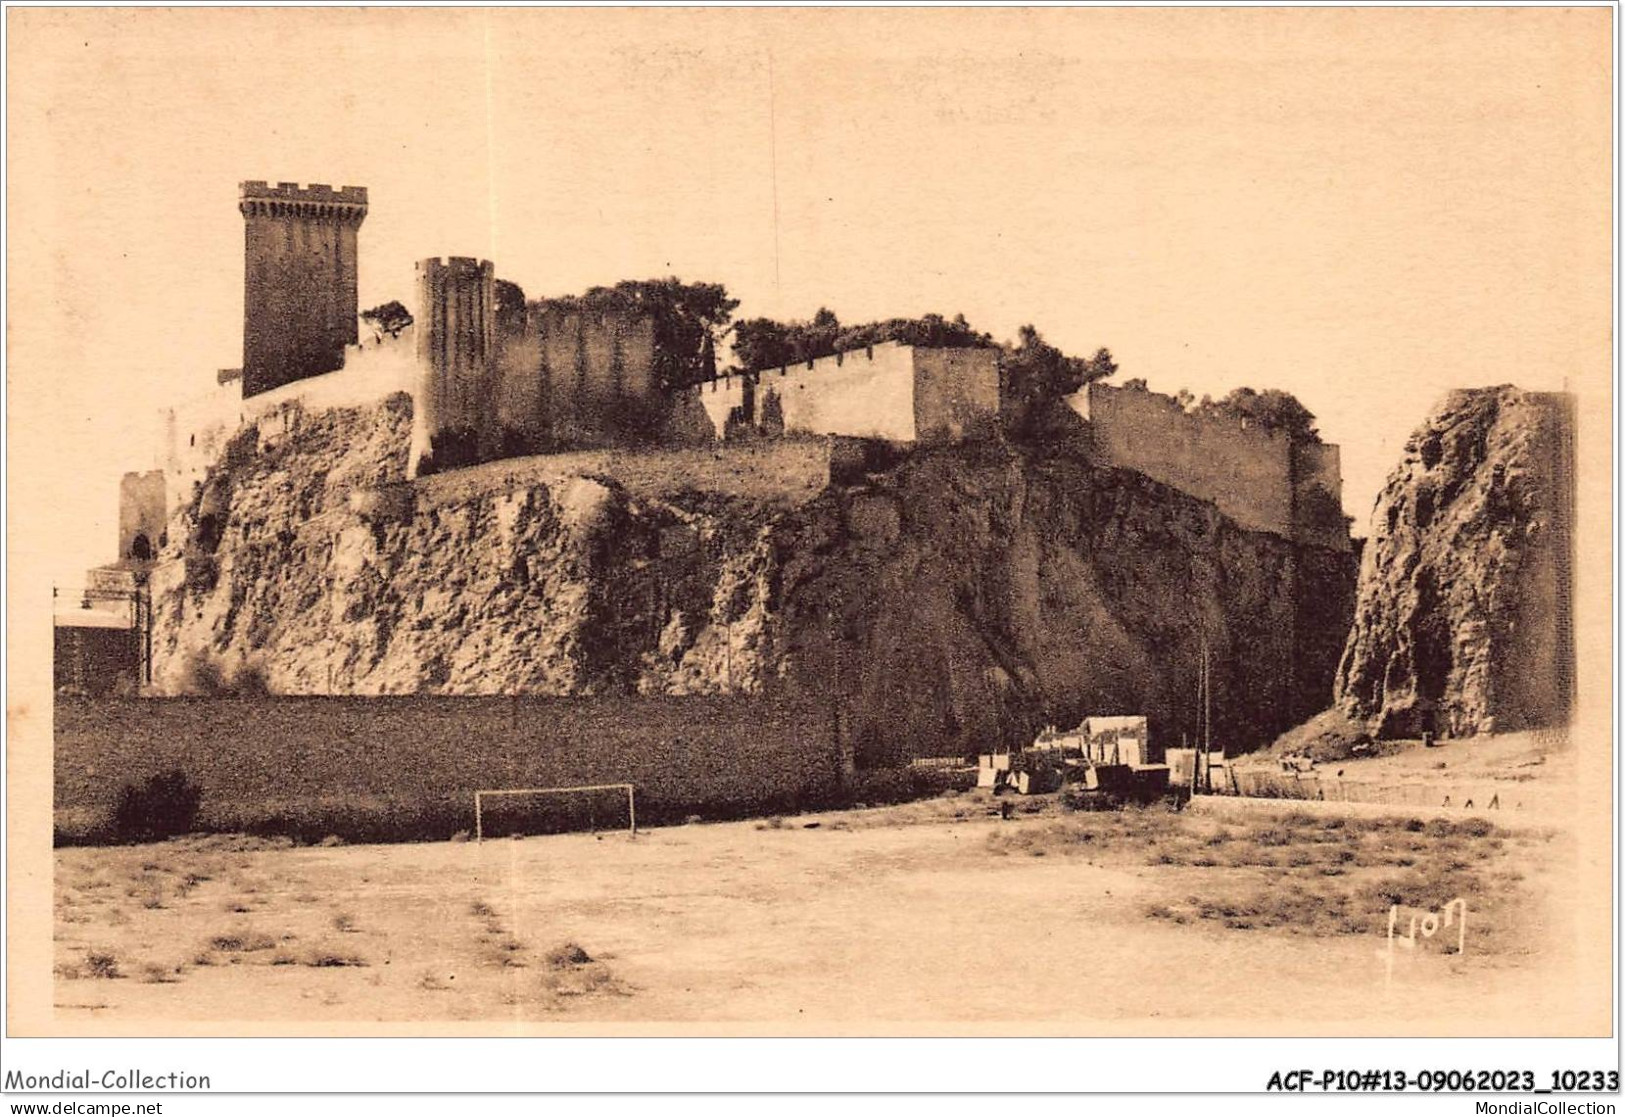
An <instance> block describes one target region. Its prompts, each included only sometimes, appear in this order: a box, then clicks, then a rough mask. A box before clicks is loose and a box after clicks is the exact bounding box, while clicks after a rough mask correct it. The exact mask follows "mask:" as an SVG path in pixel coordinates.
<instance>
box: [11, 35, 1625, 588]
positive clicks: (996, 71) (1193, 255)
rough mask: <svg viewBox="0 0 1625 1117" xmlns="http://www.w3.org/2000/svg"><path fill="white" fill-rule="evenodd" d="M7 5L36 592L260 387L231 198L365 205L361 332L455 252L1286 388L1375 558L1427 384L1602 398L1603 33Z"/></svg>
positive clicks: (550, 273) (1595, 405)
mask: <svg viewBox="0 0 1625 1117" xmlns="http://www.w3.org/2000/svg"><path fill="white" fill-rule="evenodd" d="M7 18H8V20H9V24H10V27H9V31H10V40H9V41H10V47H11V53H10V57H9V60H8V61H9V65H10V88H9V94H10V98H9V104H10V110H9V118H8V122H7V125H8V137H9V186H10V208H9V214H8V218H9V221H8V229H9V234H10V247H9V252H8V263H9V266H10V270H9V280H10V283H9V295H8V299H9V302H8V309H9V330H8V351H9V362H8V370H9V371H8V386H9V391H10V395H9V423H8V426H9V430H8V436H9V437H8V445H9V447H10V450H9V455H10V456H9V467H10V486H9V492H10V497H11V525H10V526H11V543H12V549H13V555H12V557H13V560H14V561H16V560H17V559H18V558H19V557H20V558H21V559H23V560H25V561H26V562H30V563H32V564H33V567H34V568H35V569H40V570H48V571H49V573H50V575H51V577H53V578H55V579H57V580H59V581H72V580H74V579H75V578H76V577H77V576H78V575H80V574H81V572H82V569H83V568H84V567H85V566H88V565H91V564H94V563H97V562H102V561H107V560H109V559H111V558H113V557H114V553H113V552H114V547H115V524H116V507H117V488H118V478H119V475H120V473H121V472H123V471H124V470H125V469H133V468H144V467H146V466H147V465H148V464H149V461H150V457H151V447H150V445H148V444H147V442H146V441H145V439H146V436H147V432H148V431H149V430H150V429H151V425H152V424H151V420H150V416H151V415H153V414H154V413H155V411H156V409H157V408H158V407H159V406H161V405H162V404H163V403H164V402H165V401H167V400H170V399H173V398H180V397H185V396H188V395H195V394H196V393H198V392H199V391H202V390H204V389H205V388H207V387H208V386H209V385H210V384H211V383H212V382H213V378H214V374H215V370H216V369H218V368H221V367H228V366H236V365H238V364H240V363H241V332H242V252H243V234H242V218H241V216H240V215H239V214H238V212H237V208H236V203H237V183H238V182H239V181H240V180H243V179H268V180H272V181H276V180H286V181H299V182H313V181H315V182H325V183H329V184H332V185H335V186H338V185H357V186H366V187H368V188H369V190H370V193H371V198H370V202H371V210H370V214H369V216H368V218H367V220H366V223H365V224H364V225H363V226H362V228H361V250H360V251H361V292H360V298H361V305H362V306H370V305H373V304H375V303H379V302H383V301H385V300H388V299H391V298H400V299H402V300H403V301H407V302H410V301H411V296H412V265H413V261H414V260H415V259H417V258H419V257H423V256H433V255H451V254H455V255H476V256H483V257H486V258H490V259H493V260H494V261H495V262H496V265H497V274H498V275H500V276H503V277H505V278H509V279H512V280H514V281H516V282H518V283H520V284H521V285H522V286H523V287H524V288H525V290H526V291H527V293H529V294H530V295H532V296H536V295H543V294H564V293H569V292H575V291H580V290H582V289H584V288H585V287H587V286H590V285H593V284H610V283H613V282H615V281H616V280H619V279H623V278H647V277H653V276H664V275H670V274H675V275H679V276H681V277H682V278H684V279H686V280H708V281H715V282H721V283H724V284H726V285H727V287H728V288H729V290H730V291H731V292H732V293H733V294H734V295H735V297H738V298H740V299H742V300H743V305H742V306H741V307H740V310H739V312H738V313H739V314H740V315H741V316H756V315H771V316H788V317H808V316H810V315H811V314H812V313H813V312H814V311H815V310H817V309H818V308H819V307H820V306H829V307H831V308H832V309H834V310H835V311H836V312H837V313H838V314H839V315H840V316H841V318H842V319H843V320H845V321H850V322H857V321H860V320H865V319H869V318H876V317H886V316H892V315H915V314H922V313H926V312H932V311H936V312H940V313H943V314H948V315H952V314H954V313H959V312H962V313H964V314H965V315H966V316H967V317H968V318H969V319H970V320H971V322H972V323H974V324H975V325H976V326H978V327H979V328H981V329H984V330H988V331H991V332H992V333H993V334H994V335H995V336H998V337H1001V338H1005V337H1010V336H1013V335H1014V333H1015V331H1016V329H1017V328H1018V327H1019V326H1020V325H1021V324H1023V323H1025V322H1032V323H1034V324H1036V325H1037V326H1038V328H1039V329H1040V330H1041V331H1042V332H1043V333H1044V335H1045V336H1046V337H1047V338H1048V339H1049V340H1051V341H1052V342H1054V343H1056V344H1058V345H1060V346H1061V347H1062V348H1064V349H1067V350H1068V351H1071V352H1076V353H1088V352H1092V351H1093V350H1094V348H1096V347H1097V346H1101V345H1105V346H1109V347H1110V348H1111V349H1112V351H1113V353H1114V354H1115V355H1116V358H1117V360H1118V363H1119V365H1120V366H1121V368H1122V371H1121V373H1120V374H1119V379H1124V378H1127V377H1134V376H1138V377H1144V378H1145V379H1146V380H1148V381H1149V383H1150V385H1151V387H1153V388H1155V389H1158V390H1161V391H1169V392H1171V391H1174V390H1177V389H1178V388H1181V387H1188V388H1189V389H1190V390H1192V391H1193V392H1195V393H1197V394H1198V395H1201V394H1203V393H1211V394H1213V395H1215V396H1218V395H1221V394H1223V393H1224V392H1227V391H1229V390H1230V389H1232V388H1234V387H1237V386H1241V385H1247V386H1251V387H1255V388H1266V387H1274V388H1282V389H1286V390H1288V391H1291V392H1293V393H1295V394H1296V395H1297V396H1298V397H1299V398H1300V399H1301V400H1302V401H1303V402H1304V403H1305V404H1306V405H1307V406H1308V407H1309V409H1310V410H1311V411H1313V412H1314V413H1315V414H1316V415H1317V416H1318V417H1319V420H1320V429H1321V431H1322V433H1323V435H1324V436H1325V438H1326V439H1327V441H1330V442H1335V443H1338V444H1340V445H1341V446H1342V454H1343V469H1344V479H1345V487H1344V504H1345V507H1346V509H1347V510H1348V511H1349V512H1350V513H1351V514H1352V515H1354V516H1355V517H1356V521H1357V524H1356V530H1357V531H1358V532H1359V533H1361V534H1364V532H1365V530H1366V520H1367V518H1368V516H1369V513H1370V509H1371V504H1372V501H1373V499H1374V497H1375V495H1376V492H1377V490H1378V488H1379V487H1380V486H1381V484H1382V481H1383V478H1384V477H1385V476H1386V474H1387V472H1388V470H1389V469H1390V468H1391V467H1392V466H1393V465H1394V463H1395V462H1396V461H1397V459H1398V456H1399V452H1400V447H1401V445H1402V444H1403V442H1404V440H1405V438H1406V436H1407V435H1408V434H1409V432H1410V430H1411V429H1412V428H1413V427H1414V426H1415V425H1416V423H1417V422H1418V421H1420V419H1421V418H1422V417H1423V416H1424V415H1425V413H1426V412H1427V411H1428V410H1429V408H1430V407H1431V406H1432V405H1433V404H1434V403H1435V402H1436V401H1437V400H1438V398H1439V397H1440V396H1441V395H1442V394H1443V393H1444V392H1446V391H1447V390H1448V389H1450V388H1452V387H1462V386H1472V385H1485V384H1498V383H1506V382H1512V383H1517V384H1519V385H1520V386H1522V387H1526V388H1532V389H1555V388H1561V387H1563V386H1564V385H1565V383H1567V384H1568V385H1569V386H1570V387H1571V388H1577V389H1579V388H1583V389H1585V390H1586V391H1587V392H1588V395H1587V397H1586V399H1585V401H1584V402H1583V405H1582V406H1583V407H1585V408H1587V409H1588V410H1592V411H1595V410H1596V409H1602V410H1601V412H1599V413H1605V412H1606V409H1607V408H1608V406H1609V404H1610V397H1609V380H1608V377H1609V370H1610V367H1611V366H1610V354H1609V342H1610V334H1609V331H1610V320H1611V302H1610V291H1609V280H1610V271H1609V262H1610V256H1609V251H1610V245H1611V241H1612V231H1611V227H1610V216H1611V208H1610V201H1609V193H1608V191H1609V173H1610V149H1609V129H1610V123H1611V122H1610V108H1611V94H1610V89H1609V71H1608V65H1609V57H1610V55H1609V51H1610V45H1609V33H1610V28H1609V20H1610V18H1611V13H1610V11H1609V10H1608V9H1606V8H1590V9H1569V10H1553V9H1531V8H1507V9H1471V10H1464V9H1410V10H1406V9H1380V8H1368V9H1343V10H1329V9H1320V10H1313V9H1311V10H1283V9H1249V10H1216V9H1139V10H1117V9H1094V10H1087V9H1086V10H1059V9H1045V10H1030V11H1011V10H1000V11H990V10H977V11H967V10H953V11H950V10H941V9H938V10H922V9H910V10H890V11H859V10H841V11H808V10H803V11H784V10H779V11H762V10H744V9H736V10H711V11H703V12H702V11H693V10H687V11H675V10H670V9H667V10H643V11H635V12H626V11H611V10H598V11H547V10H516V9H500V10H491V11H482V12H470V11H431V10H407V9H397V10H379V9H373V10H364V11H349V10H346V11H341V10H331V9H325V10H324V9H292V8H283V9H259V10H253V9H244V10H199V9H189V10H187V9H183V10H175V11H163V10H156V9H144V10H91V9H65V10H43V9H26V10H18V9H12V10H10V11H9V12H8V14H7Z"/></svg>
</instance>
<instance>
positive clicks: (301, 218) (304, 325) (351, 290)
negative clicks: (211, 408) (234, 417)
mask: <svg viewBox="0 0 1625 1117" xmlns="http://www.w3.org/2000/svg"><path fill="white" fill-rule="evenodd" d="M237 208H238V209H239V210H241V211H242V215H243V221H244V261H243V395H244V396H252V395H257V394H259V393H260V392H265V391H269V390H270V389H272V388H276V387H279V386H281V385H283V384H287V383H290V382H291V381H294V380H301V379H303V378H305V377H307V376H318V375H320V374H322V373H324V372H332V371H333V370H334V369H336V368H339V367H341V366H342V365H343V364H344V347H345V346H346V345H354V344H355V342H356V336H357V334H356V311H357V305H356V234H357V232H358V231H359V230H360V228H361V222H362V220H363V219H365V218H366V216H367V189H366V187H364V186H345V187H342V188H340V189H338V190H334V189H333V188H332V187H330V186H327V185H325V184H322V183H312V184H311V185H309V186H305V187H301V186H300V185H299V184H298V183H293V182H279V183H277V184H276V185H275V186H268V185H267V184H265V183H264V182H244V183H242V184H241V185H240V188H239V200H238V204H237Z"/></svg>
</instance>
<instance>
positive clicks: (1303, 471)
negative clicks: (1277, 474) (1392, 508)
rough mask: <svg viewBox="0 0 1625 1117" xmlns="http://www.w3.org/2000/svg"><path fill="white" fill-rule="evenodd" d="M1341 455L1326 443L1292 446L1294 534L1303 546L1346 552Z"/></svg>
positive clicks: (1297, 443) (1348, 543) (1346, 536)
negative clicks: (1312, 545)
mask: <svg viewBox="0 0 1625 1117" xmlns="http://www.w3.org/2000/svg"><path fill="white" fill-rule="evenodd" d="M1342 460H1343V458H1342V453H1341V452H1340V451H1339V450H1338V448H1337V447H1336V446H1330V445H1327V444H1326V443H1323V442H1301V441H1300V442H1294V443H1293V444H1292V456H1291V464H1292V514H1293V534H1294V535H1295V537H1296V538H1297V539H1298V540H1299V541H1301V542H1304V543H1313V544H1314V545H1315V546H1317V547H1331V548H1333V549H1334V550H1340V551H1346V550H1348V549H1349V548H1350V546H1351V544H1350V542H1349V531H1348V520H1347V519H1346V518H1345V517H1344V515H1343V500H1342V493H1343V466H1342Z"/></svg>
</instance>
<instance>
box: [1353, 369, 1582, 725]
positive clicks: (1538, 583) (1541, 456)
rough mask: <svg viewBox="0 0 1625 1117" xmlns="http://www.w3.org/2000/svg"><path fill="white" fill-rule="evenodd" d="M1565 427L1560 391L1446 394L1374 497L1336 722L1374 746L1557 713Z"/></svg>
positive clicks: (1569, 650)
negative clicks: (1354, 723)
mask: <svg viewBox="0 0 1625 1117" xmlns="http://www.w3.org/2000/svg"><path fill="white" fill-rule="evenodd" d="M1572 429H1573V428H1572V422H1571V418H1570V416H1569V413H1568V410H1567V404H1566V403H1565V401H1564V399H1563V397H1561V396H1556V395H1549V394H1546V395H1543V394H1537V393H1532V392H1524V391H1521V390H1519V389H1517V388H1514V387H1511V386H1506V387H1500V388H1485V389H1476V390H1472V391H1461V392H1455V393H1452V394H1451V396H1450V397H1449V398H1447V399H1446V400H1445V402H1444V404H1443V405H1442V406H1441V407H1440V408H1439V410H1438V411H1437V412H1435V413H1434V415H1433V416H1432V417H1431V418H1429V419H1428V420H1427V422H1425V423H1424V424H1423V425H1422V426H1421V427H1420V428H1419V429H1418V430H1417V431H1416V433H1415V434H1413V435H1412V436H1411V438H1410V441H1408V442H1407V443H1406V444H1405V455H1404V459H1403V460H1402V461H1401V462H1400V464H1399V467H1398V468H1397V469H1395V470H1394V472H1393V474H1392V475H1391V476H1390V477H1389V479H1388V484H1387V485H1386V487H1384V489H1383V491H1382V494H1381V495H1380V496H1379V497H1378V499H1377V506H1376V511H1375V512H1374V513H1373V520H1372V527H1371V536H1372V537H1371V540H1370V542H1369V543H1367V545H1366V548H1365V554H1364V558H1363V560H1362V562H1361V567H1360V582H1359V592H1358V603H1357V605H1356V609H1355V618H1354V629H1353V631H1352V633H1351V634H1350V636H1349V642H1348V648H1347V650H1346V652H1345V654H1344V656H1343V661H1342V664H1341V666H1340V668H1339V671H1338V679H1337V701H1338V704H1339V705H1340V706H1341V707H1342V709H1343V710H1344V712H1345V713H1347V714H1348V715H1350V716H1352V717H1355V718H1359V719H1365V720H1372V721H1374V722H1375V723H1376V728H1377V732H1378V733H1379V735H1381V736H1387V737H1400V736H1418V735H1420V734H1421V733H1422V732H1424V731H1432V732H1435V733H1439V734H1443V735H1451V736H1464V735H1469V734H1474V733H1485V732H1491V731H1494V730H1509V729H1518V728H1524V727H1529V726H1536V725H1546V724H1554V723H1558V722H1561V721H1563V720H1564V719H1566V717H1567V713H1568V708H1569V700H1570V693H1571V686H1572V684H1571V680H1572V677H1573V676H1572V664H1573V647H1572V638H1571V636H1570V631H1571V630H1570V614H1569V566H1568V559H1569V554H1570V552H1569V548H1570V546H1571V539H1572V535H1571V532H1570V511H1569V510H1570V500H1571V491H1572V490H1571V485H1570V482H1569V470H1570V469H1571V468H1572V467H1571V465H1570V464H1569V463H1571V462H1572V460H1573V458H1572V450H1571V446H1572V441H1571V440H1572Z"/></svg>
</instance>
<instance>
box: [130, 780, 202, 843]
mask: <svg viewBox="0 0 1625 1117" xmlns="http://www.w3.org/2000/svg"><path fill="white" fill-rule="evenodd" d="M202 801H203V789H202V788H200V787H198V786H197V785H196V784H194V783H192V781H191V780H189V779H187V778H186V773H184V772H182V771H180V770H179V769H172V770H170V771H168V772H163V773H160V774H158V775H155V776H151V777H149V778H148V779H147V781H146V783H144V784H142V785H141V786H140V787H136V786H135V785H134V784H125V785H124V789H123V790H122V791H121V792H120V793H119V800H118V805H117V806H116V807H115V808H114V809H113V829H114V831H115V832H116V833H117V834H118V837H119V840H120V841H125V842H151V841H158V840H160V839H163V838H172V837H175V836H177V835H180V834H184V833H186V832H187V831H189V830H190V829H191V828H192V824H193V823H194V822H195V821H196V820H197V813H198V807H199V805H200V804H201V803H202Z"/></svg>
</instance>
